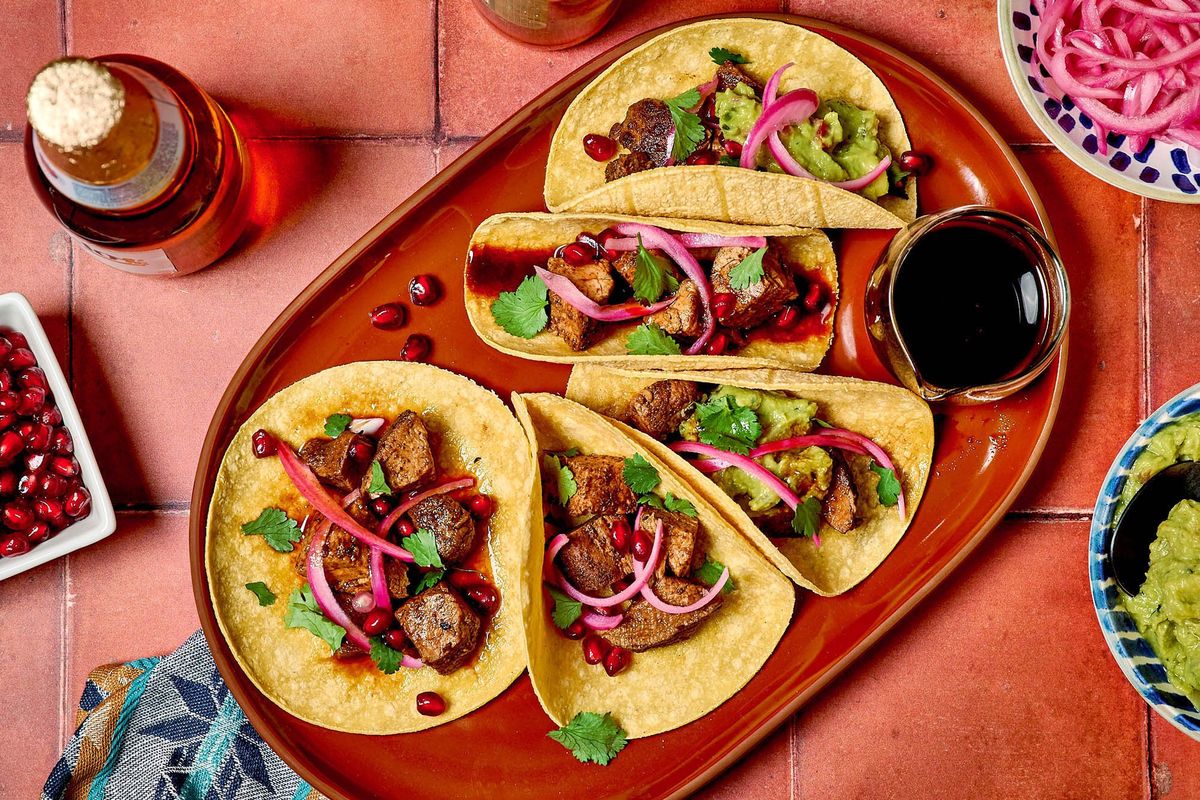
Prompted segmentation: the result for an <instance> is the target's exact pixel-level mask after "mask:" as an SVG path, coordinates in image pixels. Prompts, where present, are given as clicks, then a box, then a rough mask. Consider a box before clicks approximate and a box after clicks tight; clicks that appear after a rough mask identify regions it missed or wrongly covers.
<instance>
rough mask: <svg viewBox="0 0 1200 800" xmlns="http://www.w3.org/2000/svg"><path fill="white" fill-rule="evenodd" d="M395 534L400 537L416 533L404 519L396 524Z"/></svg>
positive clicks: (414, 528)
mask: <svg viewBox="0 0 1200 800" xmlns="http://www.w3.org/2000/svg"><path fill="white" fill-rule="evenodd" d="M396 532H397V533H399V534H400V535H401V536H412V535H413V534H414V533H416V532H417V529H416V527H415V526H414V525H413V524H412V523H411V522H409V521H408V520H406V519H401V520H400V521H399V522H397V523H396Z"/></svg>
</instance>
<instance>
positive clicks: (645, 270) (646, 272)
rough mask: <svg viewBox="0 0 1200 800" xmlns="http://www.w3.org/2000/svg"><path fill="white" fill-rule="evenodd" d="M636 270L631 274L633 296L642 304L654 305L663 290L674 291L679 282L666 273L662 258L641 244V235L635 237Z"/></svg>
mask: <svg viewBox="0 0 1200 800" xmlns="http://www.w3.org/2000/svg"><path fill="white" fill-rule="evenodd" d="M637 241H638V246H637V269H636V270H635V271H634V273H633V296H634V297H636V298H637V299H638V300H641V301H642V302H643V303H654V302H657V301H658V299H659V298H660V297H662V294H663V290H670V291H672V292H673V291H675V290H676V289H678V288H679V281H678V280H676V279H675V276H674V275H672V274H671V273H670V272H668V271H667V267H666V265H665V264H664V263H663V260H662V258H660V257H659V256H656V255H654V253H651V252H650V251H649V250H647V249H646V247H645V245H643V244H642V235H641V234H640V233H639V234H638V237H637Z"/></svg>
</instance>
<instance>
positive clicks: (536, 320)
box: [492, 275, 550, 339]
mask: <svg viewBox="0 0 1200 800" xmlns="http://www.w3.org/2000/svg"><path fill="white" fill-rule="evenodd" d="M548 302H549V295H548V290H547V288H546V284H545V283H543V282H542V279H541V278H539V277H538V276H536V275H530V276H529V277H528V278H526V279H525V280H523V281H521V284H520V285H519V286H518V287H517V288H516V290H515V291H512V292H501V293H500V296H499V297H497V298H496V300H495V301H494V302H493V303H492V318H493V319H495V320H496V324H497V325H499V326H500V327H501V328H504V330H506V331H508V332H509V333H511V334H512V335H513V336H519V337H521V338H522V339H532V338H533V337H534V336H537V335H538V334H539V333H541V332H542V331H543V330H545V328H546V324H547V323H548V322H549V321H550V316H549V314H548V313H547V312H546V305H547V303H548Z"/></svg>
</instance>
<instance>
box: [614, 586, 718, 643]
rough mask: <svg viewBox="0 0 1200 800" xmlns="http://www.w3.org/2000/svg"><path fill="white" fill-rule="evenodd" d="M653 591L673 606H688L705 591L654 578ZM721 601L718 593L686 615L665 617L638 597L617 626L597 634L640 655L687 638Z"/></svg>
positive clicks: (666, 614)
mask: <svg viewBox="0 0 1200 800" xmlns="http://www.w3.org/2000/svg"><path fill="white" fill-rule="evenodd" d="M652 588H653V590H654V593H655V594H656V595H657V596H658V598H659V599H660V600H662V601H663V602H664V603H668V604H670V605H673V606H689V605H691V604H692V603H694V602H696V601H697V600H699V599H700V598H701V597H702V596H703V595H704V593H705V592H707V591H708V587H707V586H702V585H700V584H698V583H692V582H691V581H685V580H683V579H681V578H669V577H667V578H658V579H656V580H655V581H654V583H653V585H652ZM721 602H722V599H721V595H719V594H718V595H717V596H716V597H715V598H713V600H712V601H711V602H710V603H709V604H708V605H706V606H704V607H703V608H701V609H698V610H696V611H689V612H688V613H686V614H668V613H666V612H664V611H659V610H658V609H657V608H655V607H654V606H652V605H650V604H649V603H647V602H646V601H645V600H643V599H641V598H638V599H637V600H634V601H633V602H632V603H630V604H629V608H628V609H626V610H625V619H624V620H622V621H621V624H620V625H618V626H617V627H615V628H613V629H612V630H609V631H602V632H601V633H600V635H601V636H603V637H604V638H605V639H607V640H608V641H609V642H611V643H612V644H614V645H617V646H618V647H624V648H626V649H627V650H632V651H634V652H635V653H641V652H643V651H645V650H649V649H650V648H652V647H663V646H665V645H668V644H674V643H675V642H681V641H683V640H684V639H687V638H688V637H689V636H691V635H692V634H694V633H695V632H696V631H697V629H699V627H700V625H701V624H702V623H703V622H704V621H705V620H706V619H708V618H709V617H711V616H712V615H713V613H714V612H715V611H716V610H717V609H718V608H720V607H721Z"/></svg>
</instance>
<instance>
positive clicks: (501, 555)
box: [205, 361, 534, 734]
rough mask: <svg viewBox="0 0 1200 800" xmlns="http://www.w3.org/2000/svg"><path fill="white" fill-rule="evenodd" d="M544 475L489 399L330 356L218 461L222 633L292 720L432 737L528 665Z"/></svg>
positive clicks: (214, 511)
mask: <svg viewBox="0 0 1200 800" xmlns="http://www.w3.org/2000/svg"><path fill="white" fill-rule="evenodd" d="M533 481H534V474H533V466H532V462H531V461H530V460H529V458H528V456H527V453H526V447H525V436H524V433H523V431H522V429H521V427H520V426H519V425H518V424H517V421H516V419H514V418H513V416H512V414H511V413H510V412H509V411H508V409H507V408H505V406H504V404H503V403H502V402H501V401H500V399H499V398H497V397H496V396H495V395H494V394H492V393H491V392H489V391H487V390H485V389H483V388H481V387H479V386H477V385H476V384H474V383H472V382H471V381H470V380H468V379H466V378H463V377H461V376H459V375H455V374H453V373H450V372H446V371H444V370H441V369H438V368H436V367H431V366H427V365H423V364H406V363H400V362H390V361H374V362H361V363H356V364H348V365H345V366H340V367H333V368H331V369H327V370H325V371H323V372H320V373H317V374H316V375H312V376H310V377H308V378H305V379H303V380H301V381H299V382H297V383H294V384H292V385H291V386H289V387H287V388H286V389H283V390H282V391H280V392H279V393H277V394H275V395H274V396H272V397H271V398H270V399H268V400H267V401H266V402H265V403H263V405H262V406H261V407H260V408H259V409H258V410H257V411H255V412H254V413H253V414H252V415H250V417H249V419H247V420H246V422H245V423H244V424H243V425H242V427H241V428H240V429H239V430H238V432H237V435H235V436H234V438H233V441H232V442H231V443H230V445H229V449H228V451H226V453H225V457H224V459H223V460H222V462H221V467H220V471H219V472H218V474H217V479H216V485H215V487H214V490H213V496H212V502H211V505H210V507H209V515H208V534H207V538H206V541H205V563H206V565H207V571H208V581H209V590H210V592H211V595H212V602H213V608H214V610H215V612H216V616H217V621H218V623H219V624H220V627H221V632H222V634H223V635H224V636H225V639H226V641H227V642H228V643H229V647H230V649H231V650H232V652H233V655H234V657H235V658H236V659H237V661H238V663H239V664H240V665H241V666H242V668H243V669H244V670H245V671H246V674H247V675H248V676H249V677H250V679H251V680H252V681H254V684H255V685H256V686H257V687H258V688H259V689H260V690H261V691H262V692H263V693H264V694H265V695H267V696H268V697H270V698H271V699H272V700H273V701H274V702H275V703H277V704H278V705H280V706H282V707H283V708H284V709H285V710H287V711H288V712H289V713H291V714H293V715H295V716H297V717H299V718H301V719H303V720H306V721H308V722H311V723H313V724H314V725H319V726H321V727H324V728H331V729H334V730H339V731H348V732H352V733H370V734H390V733H406V732H410V731H419V730H423V729H426V728H430V727H433V726H435V725H440V724H442V723H445V722H449V721H450V720H453V719H455V718H457V717H460V716H462V715H464V714H466V713H468V712H470V711H472V710H473V709H476V708H478V707H479V706H481V705H483V704H484V703H486V702H488V701H489V700H491V699H492V698H493V697H495V696H496V695H497V694H499V693H500V692H501V691H503V690H504V689H505V688H506V687H507V686H508V685H509V684H510V683H512V681H513V680H514V679H515V678H516V677H517V676H518V675H519V674H520V673H521V671H522V670H523V669H524V666H525V654H524V652H523V644H522V632H521V602H520V599H519V598H520V593H521V590H520V588H519V586H520V577H519V576H520V573H521V564H522V560H523V559H524V557H525V553H524V551H525V548H526V545H525V542H526V540H527V538H528V536H529V532H530V529H531V527H530V517H529V493H530V491H532V486H533Z"/></svg>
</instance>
